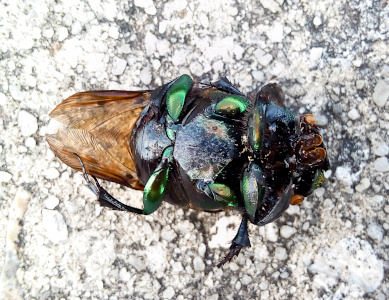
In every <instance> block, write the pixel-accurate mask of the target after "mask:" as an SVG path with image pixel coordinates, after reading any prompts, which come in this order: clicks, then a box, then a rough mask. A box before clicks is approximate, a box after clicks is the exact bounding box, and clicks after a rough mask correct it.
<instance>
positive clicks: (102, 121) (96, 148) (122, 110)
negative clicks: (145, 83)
mask: <svg viewBox="0 0 389 300" xmlns="http://www.w3.org/2000/svg"><path fill="white" fill-rule="evenodd" d="M149 99H150V94H149V92H148V91H137V92H129V91H91V92H82V93H77V94H75V95H73V96H70V97H69V98H67V99H66V100H65V101H63V102H62V103H61V104H59V105H58V106H57V107H56V108H55V109H54V110H53V111H52V112H51V114H50V116H51V117H52V118H54V119H55V120H57V121H59V122H61V123H63V124H64V125H67V126H68V127H67V128H63V129H60V130H59V132H58V133H56V134H50V135H47V136H46V139H47V142H48V143H49V145H50V148H51V150H52V151H53V152H54V154H55V155H56V156H57V157H58V158H59V159H60V160H61V161H62V162H64V163H65V164H67V165H68V166H70V167H71V168H73V169H76V170H78V171H82V169H81V165H80V162H79V160H78V158H77V156H76V155H75V154H74V153H77V155H78V156H79V157H80V158H81V159H82V161H83V162H84V165H85V168H86V171H87V173H88V174H90V175H93V176H95V177H97V178H100V179H103V180H109V181H113V182H116V183H119V184H122V185H125V186H129V187H132V188H134V189H138V190H143V184H142V183H141V182H140V180H139V178H138V176H137V174H136V170H135V162H134V158H133V156H132V154H131V151H130V148H129V142H130V137H131V132H132V129H133V127H134V125H135V123H136V121H137V120H138V118H139V115H140V113H141V112H142V110H143V109H144V108H145V107H146V105H147V104H148V103H149Z"/></svg>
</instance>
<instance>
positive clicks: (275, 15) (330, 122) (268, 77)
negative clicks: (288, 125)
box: [0, 0, 389, 300]
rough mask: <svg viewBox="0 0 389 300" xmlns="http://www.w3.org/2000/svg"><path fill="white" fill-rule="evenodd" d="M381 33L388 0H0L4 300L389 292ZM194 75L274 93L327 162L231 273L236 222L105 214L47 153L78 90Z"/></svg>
mask: <svg viewBox="0 0 389 300" xmlns="http://www.w3.org/2000/svg"><path fill="white" fill-rule="evenodd" d="M388 30H389V8H388V2H387V1H383V0H381V1H380V0H377V1H355V0H323V1H308V0H301V1H298V0H260V1H256V2H255V1H243V0H235V1H225V0H213V1H209V0H192V1H186V0H176V1H153V0H135V1H119V0H86V1H80V0H68V1H53V0H36V1H22V0H5V1H1V2H0V41H1V42H0V136H1V137H0V198H1V200H0V201H1V202H0V226H1V227H0V228H1V230H0V245H1V247H0V261H1V266H2V271H1V280H0V281H1V291H0V298H2V299H124V298H129V299H214V300H216V299H252V298H260V299H360V298H361V297H365V298H367V299H386V298H389V282H388V276H387V275H388V271H389V265H388V258H389V252H388V246H389V238H388V236H387V232H388V230H389V203H388V190H389V162H388V157H389V136H388V128H389V112H388V108H389V101H388V95H389V79H388V78H389V56H388V53H389V51H388V49H389V42H388V40H389V39H388V38H389V32H388ZM183 73H187V74H190V75H191V76H193V77H194V78H196V79H198V80H200V81H206V82H208V81H210V80H216V79H217V78H219V77H220V76H228V78H229V79H230V80H231V81H232V82H233V83H234V84H235V85H236V86H238V87H239V88H240V90H241V91H242V92H244V93H248V92H253V91H254V92H255V91H256V90H258V88H259V87H260V86H261V85H263V84H264V83H267V82H278V83H279V84H280V85H281V86H282V87H283V89H284V91H285V93H286V95H287V98H288V102H289V103H290V105H291V106H292V108H293V109H294V111H295V112H296V113H300V114H301V113H308V112H311V113H313V114H314V115H315V116H316V118H317V120H318V123H319V124H320V125H321V127H322V132H323V134H324V138H325V141H326V143H327V147H328V154H329V158H330V160H331V164H332V167H331V171H330V172H328V174H327V176H328V177H329V179H328V181H327V182H326V183H325V184H324V186H323V187H321V188H319V189H318V190H316V192H315V193H314V195H312V196H311V197H309V198H308V199H306V200H305V201H304V202H303V204H302V205H300V206H297V207H291V208H290V209H288V211H287V212H286V213H284V215H283V216H282V217H281V218H280V219H279V220H278V221H276V222H275V223H272V224H269V225H267V226H265V227H262V228H260V227H256V226H253V225H250V227H249V230H250V234H251V242H252V247H251V248H249V249H245V250H244V251H242V253H241V254H240V255H239V257H238V258H237V259H235V260H234V261H233V262H232V263H230V264H228V265H226V266H225V267H223V268H222V269H218V268H216V267H215V265H216V263H217V262H219V261H220V260H221V258H222V257H223V256H224V255H225V254H226V252H227V249H228V247H229V243H230V241H231V240H232V238H233V237H234V235H235V231H236V229H237V227H238V225H239V221H240V217H239V215H238V214H237V213H234V212H228V213H226V212H222V213H217V214H209V213H196V212H194V211H190V210H184V209H177V208H176V207H173V206H170V205H168V204H163V205H162V207H161V208H160V209H159V210H158V211H157V212H156V213H154V214H152V215H150V216H147V217H144V216H136V215H133V214H126V213H121V212H113V211H110V210H108V209H103V208H101V207H100V206H99V205H98V204H97V203H96V200H95V197H94V195H93V194H92V193H91V192H90V191H89V190H88V188H87V187H86V186H85V183H84V181H83V178H82V176H81V175H80V173H77V172H75V171H73V170H71V169H70V168H69V167H67V166H66V165H64V164H62V163H61V162H60V161H59V160H58V159H56V158H55V157H54V155H53V153H52V152H51V151H50V149H49V148H48V145H47V143H46V142H45V134H47V133H52V132H55V131H56V130H57V128H58V126H59V125H58V123H56V122H55V121H53V120H50V118H49V117H48V113H49V112H50V111H51V110H52V109H53V108H54V107H55V106H56V105H57V104H59V103H60V102H61V101H62V100H63V99H65V98H66V97H68V96H70V95H72V94H74V93H76V92H80V91H84V90H95V89H126V90H131V89H134V88H135V87H137V88H155V87H157V86H159V85H161V84H162V83H165V82H168V81H170V80H171V79H173V78H175V77H177V76H179V75H181V74H183ZM105 187H107V189H108V190H109V191H112V193H113V195H114V196H116V197H118V198H119V199H123V200H124V201H128V203H132V204H134V205H136V206H141V203H142V202H141V193H139V192H134V191H131V190H129V189H124V188H122V187H119V186H117V185H114V184H109V183H106V184H105Z"/></svg>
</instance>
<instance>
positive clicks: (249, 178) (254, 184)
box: [240, 162, 266, 223]
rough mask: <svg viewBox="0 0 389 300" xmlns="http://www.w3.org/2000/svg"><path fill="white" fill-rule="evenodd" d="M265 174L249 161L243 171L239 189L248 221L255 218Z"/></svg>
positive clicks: (261, 198) (263, 191)
mask: <svg viewBox="0 0 389 300" xmlns="http://www.w3.org/2000/svg"><path fill="white" fill-rule="evenodd" d="M265 186H266V184H265V176H264V174H263V172H262V170H261V168H260V167H259V166H258V165H257V164H255V163H253V162H250V163H249V165H248V166H247V167H246V169H245V170H244V172H243V178H242V180H241V182H240V189H241V192H242V195H243V200H244V206H245V210H246V214H247V216H248V218H249V219H250V221H251V222H252V223H254V221H255V220H256V215H257V209H258V206H259V205H260V204H261V202H262V200H263V198H264V195H265Z"/></svg>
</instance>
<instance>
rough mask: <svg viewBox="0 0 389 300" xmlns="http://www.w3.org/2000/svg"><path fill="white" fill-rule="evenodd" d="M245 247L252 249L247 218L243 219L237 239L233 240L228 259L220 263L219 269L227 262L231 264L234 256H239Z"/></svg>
mask: <svg viewBox="0 0 389 300" xmlns="http://www.w3.org/2000/svg"><path fill="white" fill-rule="evenodd" d="M244 247H251V244H250V239H249V232H248V230H247V217H245V216H244V217H243V219H242V222H241V223H240V226H239V229H238V232H237V234H236V236H235V238H234V239H233V240H232V244H231V247H230V252H228V254H227V255H226V257H225V258H224V259H223V260H222V261H221V262H220V263H218V265H217V267H218V268H220V267H221V266H222V265H224V264H225V263H226V262H230V261H231V259H232V258H233V257H234V256H238V255H239V252H240V250H241V249H242V248H244Z"/></svg>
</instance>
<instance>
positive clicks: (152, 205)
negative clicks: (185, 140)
mask: <svg viewBox="0 0 389 300" xmlns="http://www.w3.org/2000/svg"><path fill="white" fill-rule="evenodd" d="M172 160H173V146H170V147H168V148H166V149H165V151H164V152H163V154H162V160H161V162H160V163H159V165H158V166H157V168H156V169H155V171H154V173H153V174H152V175H151V176H150V178H149V180H148V181H147V183H146V186H145V189H144V191H143V213H144V214H145V215H149V214H151V213H153V212H154V211H155V210H156V209H157V208H158V207H159V206H160V205H161V202H162V199H163V196H164V195H165V191H166V186H167V182H168V178H169V168H170V164H171V162H172Z"/></svg>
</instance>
